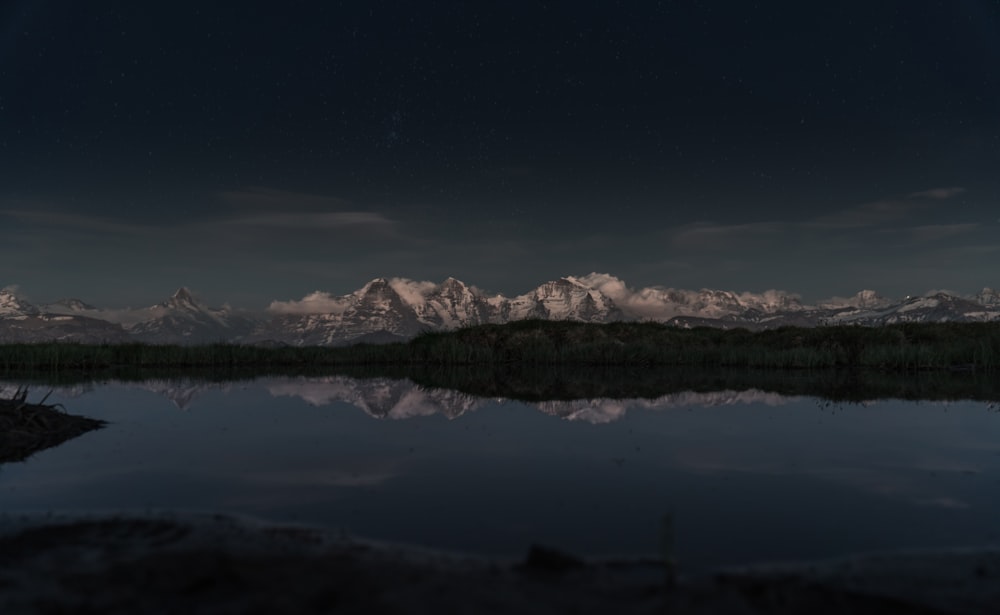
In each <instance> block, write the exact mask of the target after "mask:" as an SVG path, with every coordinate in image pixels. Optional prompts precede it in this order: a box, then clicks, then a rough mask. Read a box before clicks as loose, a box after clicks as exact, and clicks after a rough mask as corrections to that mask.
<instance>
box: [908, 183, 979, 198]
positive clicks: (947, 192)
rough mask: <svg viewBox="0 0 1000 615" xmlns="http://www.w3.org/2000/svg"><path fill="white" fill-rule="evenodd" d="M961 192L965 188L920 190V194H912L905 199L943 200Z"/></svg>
mask: <svg viewBox="0 0 1000 615" xmlns="http://www.w3.org/2000/svg"><path fill="white" fill-rule="evenodd" d="M963 192H965V188H960V187H958V186H955V187H952V188H933V189H931V190H921V191H920V192H913V193H911V194H910V195H909V196H907V197H906V198H909V199H937V200H943V199H950V198H952V197H955V196H958V195H960V194H962V193H963Z"/></svg>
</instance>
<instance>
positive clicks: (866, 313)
mask: <svg viewBox="0 0 1000 615" xmlns="http://www.w3.org/2000/svg"><path fill="white" fill-rule="evenodd" d="M531 319H541V320H550V321H570V322H582V323H614V322H657V323H664V324H666V325H669V326H671V327H674V328H692V327H716V328H720V329H734V328H743V329H748V330H752V331H758V330H766V329H776V328H779V327H785V326H799V327H818V326H825V325H844V324H852V325H865V326H882V325H891V324H900V323H941V322H950V323H955V322H995V321H996V322H1000V294H998V293H997V292H996V291H993V290H991V289H989V288H986V289H983V291H982V292H980V293H979V294H977V295H975V296H970V297H959V296H955V295H952V294H948V293H943V292H938V293H933V294H929V295H926V296H921V297H906V298H905V299H901V300H898V301H894V300H890V299H886V298H884V297H881V296H879V295H877V294H876V293H875V292H873V291H862V292H860V293H858V294H857V295H855V296H853V297H849V298H845V299H831V300H829V301H825V302H820V303H818V304H816V305H805V304H803V303H802V302H801V301H800V300H799V298H798V297H797V296H796V295H793V294H789V293H785V292H781V291H767V292H764V293H760V294H754V293H742V294H738V293H733V292H729V291H718V290H700V291H688V290H676V289H671V288H661V287H650V288H642V289H638V290H635V289H631V288H629V287H627V286H626V285H625V284H624V283H623V282H622V281H621V280H619V279H618V278H615V277H613V276H610V275H606V274H597V273H592V274H590V275H588V276H583V277H566V278H560V279H558V280H555V281H552V282H546V283H545V284H542V285H541V286H539V287H538V288H536V289H534V290H532V291H531V292H528V293H526V294H523V295H518V296H516V297H512V298H509V297H505V296H503V295H496V294H487V293H484V292H482V291H480V290H478V289H476V288H475V287H472V286H467V285H466V284H464V283H462V282H460V281H458V280H455V279H454V278H448V279H447V280H445V281H444V282H442V283H440V284H434V283H430V282H414V281H412V280H406V279H401V278H392V279H386V278H377V279H375V280H372V281H371V282H369V283H368V284H366V285H365V286H364V287H362V288H360V289H358V290H357V291H355V292H353V293H349V294H347V295H342V296H334V295H330V294H328V293H323V292H316V293H312V294H310V295H308V296H306V297H304V298H303V299H302V300H299V301H275V302H273V303H272V304H271V305H270V307H269V308H268V309H267V310H266V311H265V312H263V313H252V312H247V311H242V310H236V309H233V308H230V307H209V306H206V305H204V304H203V303H201V302H200V301H199V300H198V299H197V298H195V297H194V296H193V295H192V294H191V293H190V292H189V291H188V290H187V289H185V288H181V289H180V290H178V291H177V292H176V293H175V294H174V295H173V296H172V297H170V298H169V299H167V300H166V301H163V302H162V303H159V304H156V305H153V306H150V307H145V308H138V309H102V308H98V307H95V306H93V305H90V304H88V303H85V302H83V301H80V300H79V299H64V300H61V301H58V302H55V303H51V304H44V305H33V304H31V303H28V302H27V301H25V300H23V299H22V298H19V297H18V296H16V295H15V294H13V293H12V292H10V291H6V290H0V343H20V342H28V343H33V342H53V341H62V342H70V341H71V342H80V343H89V344H102V343H130V342H143V343H150V344H182V345H195V344H206V343H216V342H227V343H238V344H253V345H260V346H286V345H287V346H344V345H349V344H358V343H376V344H378V343H390V342H399V341H405V340H408V339H411V338H413V337H415V336H417V335H418V334H421V333H424V332H428V331H429V332H437V331H451V330H456V329H459V328H462V327H471V326H476V325H484V324H505V323H512V322H519V321H524V320H531Z"/></svg>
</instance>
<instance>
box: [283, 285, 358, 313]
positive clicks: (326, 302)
mask: <svg viewBox="0 0 1000 615" xmlns="http://www.w3.org/2000/svg"><path fill="white" fill-rule="evenodd" d="M350 306H351V301H350V298H349V297H335V296H334V295H331V294H330V293H326V292H323V291H319V290H317V291H315V292H312V293H310V294H308V295H306V296H305V297H303V298H302V299H300V300H298V301H295V300H291V301H272V302H271V305H269V306H268V308H267V311H268V312H270V313H272V314H289V315H303V314H343V313H344V312H345V311H347V308H349V307H350Z"/></svg>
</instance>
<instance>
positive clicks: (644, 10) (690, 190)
mask: <svg viewBox="0 0 1000 615" xmlns="http://www.w3.org/2000/svg"><path fill="white" fill-rule="evenodd" d="M209 4H210V3H203V2H170V3H136V2H115V1H109V2H103V3H100V8H95V6H96V5H95V4H94V3H78V2H69V1H61V2H60V1H48V2H46V1H44V0H31V1H29V0H25V1H19V2H17V1H16V2H7V3H4V4H3V5H2V6H0V286H3V285H7V284H17V285H19V286H20V288H21V290H22V292H23V293H25V294H26V295H27V296H29V297H30V298H32V299H37V300H54V299H56V298H59V297H60V296H63V295H75V296H80V297H81V298H83V299H85V300H88V301H91V302H96V303H110V304H126V303H128V304H133V305H135V304H143V303H150V302H153V301H156V300H159V299H160V298H162V297H163V296H165V295H167V294H168V293H170V292H171V291H172V290H173V289H174V288H175V287H177V286H179V285H182V284H185V285H189V286H192V287H194V288H195V289H196V290H198V291H200V293H201V294H202V295H203V296H205V297H206V298H207V299H209V300H210V301H214V302H221V301H223V300H228V301H232V302H234V303H236V304H238V305H244V306H246V307H262V306H264V305H266V304H267V303H268V302H269V301H270V300H272V299H286V298H293V297H300V296H302V295H304V294H306V293H307V292H309V291H312V290H315V289H322V290H326V291H330V292H334V293H343V292H348V291H350V290H353V289H354V288H356V287H358V286H360V285H361V284H362V283H364V282H365V281H366V280H368V279H370V278H372V277H375V276H378V275H385V276H404V277H410V278H415V279H432V280H441V279H443V278H445V277H447V276H449V275H453V276H455V277H458V278H460V279H463V280H465V281H467V282H469V283H474V284H477V285H479V286H482V287H485V288H488V289H491V290H495V291H498V292H504V293H508V294H513V293H520V292H524V291H526V290H528V289H529V288H531V287H533V286H535V285H536V284H538V283H540V282H543V281H545V280H547V279H552V278H555V277H558V276H561V275H569V274H574V275H580V274H585V273H588V272H590V271H594V270H597V271H602V272H609V273H613V274H615V275H617V276H619V277H621V278H623V279H625V281H626V282H628V283H629V284H630V285H633V286H645V285H653V284H660V285H666V286H675V287H682V288H700V287H714V288H727V289H732V290H753V291H759V290H763V289H767V288H779V289H784V290H790V291H797V292H801V293H803V294H804V295H805V296H806V298H807V299H810V298H821V297H826V296H831V295H838V294H839V295H844V294H848V293H853V292H855V291H857V290H859V289H861V288H875V289H876V290H879V291H880V292H882V293H884V294H887V295H902V294H914V293H919V292H923V291H926V290H929V289H932V288H949V289H953V290H957V291H960V292H969V291H974V290H978V289H979V288H981V287H982V286H986V285H992V286H1000V273H998V268H997V263H1000V239H998V237H1000V233H998V230H1000V208H998V204H1000V171H998V170H1000V2H996V1H995V0H989V1H988V0H980V1H974V0H958V1H950V0H949V1H941V2H927V1H919V0H918V1H912V0H911V1H897V2H837V3H828V4H824V5H822V6H821V5H819V4H818V3H803V2H759V3H752V2H743V1H740V2H735V1H734V2H620V3H619V2H580V1H576V2H549V3H541V2H504V3H500V2H497V3H493V2H489V3H479V2H475V3H473V2H464V3H459V2H420V3H416V2H402V1H400V2H347V3H336V2H315V3H311V2H301V3H298V2H297V3H259V2H245V3H241V4H240V6H239V7H238V9H234V8H233V6H221V5H218V6H216V5H211V6H208V5H209Z"/></svg>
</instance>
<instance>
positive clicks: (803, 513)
mask: <svg viewBox="0 0 1000 615" xmlns="http://www.w3.org/2000/svg"><path fill="white" fill-rule="evenodd" d="M7 386H9V387H11V388H13V387H15V386H17V385H16V384H10V385H3V386H0V395H2V394H3V392H4V391H5V390H6V387H7ZM491 387H492V385H491ZM35 388H36V389H38V388H41V387H39V386H38V385H35ZM487 388H489V387H487ZM45 390H48V389H47V388H46V389H45ZM490 390H493V389H492V388H490ZM50 400H51V401H54V402H58V403H62V404H63V405H64V406H66V407H67V408H68V409H70V410H71V411H72V412H74V413H77V414H84V415H88V416H92V417H94V418H99V419H103V420H107V421H109V422H110V425H109V426H108V427H107V428H105V429H103V430H100V431H98V432H94V433H91V434H87V435H85V436H83V437H81V438H78V439H76V440H73V441H71V442H68V443H67V444H65V445H63V446H60V447H58V448H56V449H52V450H49V451H46V452H44V453H42V454H39V455H37V456H35V457H33V458H32V459H30V460H29V462H27V463H24V464H10V465H5V466H3V469H2V471H0V498H2V501H3V502H4V509H5V510H6V511H7V512H16V511H25V510H34V511H49V510H69V511H92V510H102V511H122V510H127V511H144V510H160V509H186V510H190V509H195V510H212V511H223V512H230V513H239V514H249V515H253V516H258V517H263V518H265V519H270V520H275V521H283V522H285V521H303V522H308V523H319V524H324V525H327V526H331V527H336V528H343V529H345V530H347V531H350V532H354V533H357V534H359V535H364V536H370V537H374V538H378V539H384V540H401V541H406V542H411V543H418V544H424V545H428V546H431V547H435V548H447V549H459V550H468V551H475V552H481V553H491V554H503V555H511V556H518V555H521V554H523V552H524V550H525V549H526V548H527V545H529V544H531V543H532V542H542V543H546V544H550V545H552V546H556V547H560V548H564V549H568V550H571V551H576V552H580V553H584V554H592V555H608V554H619V553H625V554H644V555H645V554H650V553H654V554H655V553H656V552H658V551H659V550H660V542H661V536H660V534H661V530H662V524H663V519H664V518H665V515H670V518H671V519H672V520H673V527H674V530H675V532H676V538H675V540H674V545H673V548H674V552H675V553H676V557H677V558H678V561H679V564H680V566H681V569H682V571H695V570H700V569H705V568H710V567H714V566H718V565H726V564H738V563H745V562H751V561H757V560H761V559H788V558H811V557H825V556H833V555H841V554H845V553H850V552H857V551H870V550H879V549H896V548H917V547H935V546H949V547H950V546H973V545H981V544H986V543H996V542H997V541H998V540H1000V536H998V533H997V531H998V530H997V525H996V522H995V519H996V518H998V513H1000V414H998V413H997V412H995V411H994V410H991V409H990V408H991V406H990V404H989V403H988V402H981V401H952V402H946V401H935V402H919V403H917V402H904V401H899V400H893V399H879V400H870V401H868V402H865V403H861V402H855V403H847V402H831V401H829V400H824V399H819V398H816V397H810V396H803V395H788V396H785V395H781V394H778V393H776V392H773V391H766V390H761V389H755V388H746V389H735V388H734V389H724V390H717V391H711V390H706V391H672V392H668V393H664V394H660V395H655V396H649V397H643V396H633V397H631V398H623V399H614V398H611V397H605V398H601V397H598V398H586V399H565V398H563V399H556V400H548V401H539V400H536V401H530V402H526V401H515V400H512V399H510V398H507V397H503V396H495V397H487V396H476V395H473V394H471V393H469V392H468V391H466V392H462V391H457V390H451V389H444V388H437V387H428V386H424V385H420V384H415V383H414V382H412V381H409V380H397V379H390V378H366V379H354V378H348V377H344V376H327V377H315V378H306V377H280V378H263V379H257V380H245V381H235V382H202V381H197V380H193V379H180V380H174V379H161V380H149V381H144V382H114V381H112V382H104V383H78V384H72V385H66V386H60V387H55V389H54V390H53V393H52V396H51V398H50ZM179 410H181V411H179ZM373 418H375V419H379V420H372V419H373Z"/></svg>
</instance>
